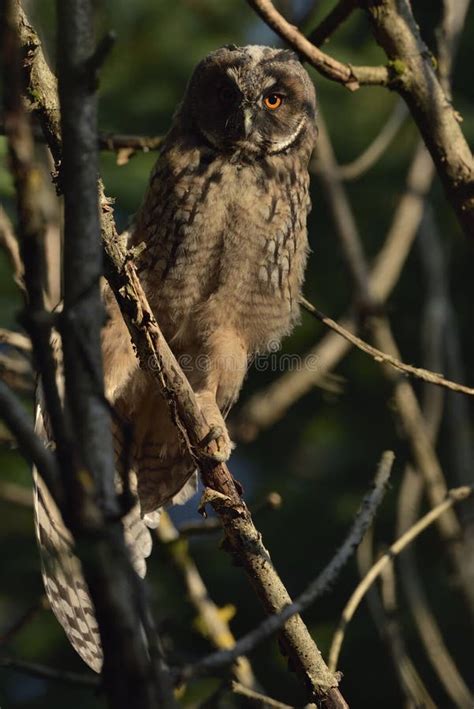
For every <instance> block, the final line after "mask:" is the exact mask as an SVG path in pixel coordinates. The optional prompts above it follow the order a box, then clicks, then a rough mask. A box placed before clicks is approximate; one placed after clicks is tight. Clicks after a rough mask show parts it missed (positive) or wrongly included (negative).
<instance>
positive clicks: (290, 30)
mask: <svg viewBox="0 0 474 709" xmlns="http://www.w3.org/2000/svg"><path fill="white" fill-rule="evenodd" d="M247 2H248V4H249V5H250V7H252V8H253V9H254V10H255V12H256V13H257V14H258V15H260V17H261V18H262V19H263V21H264V22H265V23H266V24H267V25H268V26H269V27H270V28H271V29H272V30H273V31H274V32H276V34H277V35H278V36H279V37H281V38H282V39H283V40H284V41H285V42H286V43H287V44H289V45H290V47H292V49H294V50H295V51H296V52H298V54H300V55H301V56H302V57H303V58H304V59H305V61H307V62H309V63H310V64H311V65H312V66H314V67H315V69H317V70H318V71H319V72H320V73H321V74H322V75H323V76H326V77H327V78H328V79H332V80H333V81H337V82H339V83H340V84H343V85H344V86H345V87H346V88H348V89H350V90H351V91H354V90H355V89H358V88H359V86H360V85H362V84H375V85H379V86H381V85H382V86H383V85H387V84H388V83H389V72H388V70H387V69H386V67H383V66H373V67H371V66H352V65H351V64H342V63H341V62H338V61H337V60H336V59H333V57H330V56H329V55H328V54H325V53H324V52H322V51H321V50H320V49H318V48H317V47H315V46H314V44H311V42H310V41H309V40H307V39H306V37H305V36H304V35H303V34H301V32H300V31H299V30H298V28H297V27H295V26H294V25H291V24H290V23H289V22H287V20H285V18H284V17H283V15H281V14H280V13H279V12H278V10H277V9H276V8H275V7H274V6H273V3H272V2H271V0H247Z"/></svg>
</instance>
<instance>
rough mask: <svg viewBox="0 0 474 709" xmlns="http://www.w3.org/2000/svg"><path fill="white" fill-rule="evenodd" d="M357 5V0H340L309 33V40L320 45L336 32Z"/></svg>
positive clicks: (317, 45)
mask: <svg viewBox="0 0 474 709" xmlns="http://www.w3.org/2000/svg"><path fill="white" fill-rule="evenodd" d="M355 7H356V0H338V2H337V5H335V6H334V7H333V8H332V10H330V12H329V13H328V14H327V15H326V17H325V18H324V20H322V21H321V22H320V23H319V25H318V26H317V27H315V28H314V30H313V31H312V32H311V33H310V34H309V35H308V41H309V42H311V43H312V44H314V45H315V46H316V47H320V46H321V45H322V44H324V42H327V40H328V39H329V38H330V37H331V35H333V34H334V32H335V31H336V30H337V28H338V27H339V25H341V24H342V23H343V22H345V20H347V18H348V17H349V15H350V14H351V13H352V12H353V10H354V9H355Z"/></svg>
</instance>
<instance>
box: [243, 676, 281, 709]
mask: <svg viewBox="0 0 474 709" xmlns="http://www.w3.org/2000/svg"><path fill="white" fill-rule="evenodd" d="M230 688H231V690H232V692H233V693H234V694H238V695H239V696H240V697H244V698H245V699H248V700H249V701H251V702H252V704H253V705H256V706H259V707H264V708H265V707H268V709H291V707H290V706H289V705H288V704H283V703H282V702H278V701H277V700H276V699H272V697H268V696H267V695H266V694H261V693H260V692H255V691H254V690H252V689H249V688H248V687H245V686H244V685H243V684H240V682H231V685H230Z"/></svg>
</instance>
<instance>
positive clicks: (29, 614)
mask: <svg viewBox="0 0 474 709" xmlns="http://www.w3.org/2000/svg"><path fill="white" fill-rule="evenodd" d="M0 490H1V487H0ZM30 497H31V496H30ZM43 608H48V600H47V598H46V596H44V595H43V596H41V597H40V598H38V600H37V601H35V603H33V604H32V605H31V606H30V607H29V608H27V609H26V611H25V612H24V613H22V614H21V616H20V617H19V618H18V619H17V620H16V621H15V622H14V623H13V624H12V625H10V627H9V628H8V629H7V630H6V631H5V632H4V633H3V634H2V635H0V648H1V647H3V646H5V645H8V643H9V642H11V641H12V640H13V638H14V637H16V635H17V634H18V633H20V632H21V631H22V630H23V628H24V627H25V626H26V625H29V623H30V622H31V621H32V620H33V618H35V617H36V615H37V614H38V613H39V611H40V610H41V609H43Z"/></svg>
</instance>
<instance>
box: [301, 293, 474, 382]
mask: <svg viewBox="0 0 474 709" xmlns="http://www.w3.org/2000/svg"><path fill="white" fill-rule="evenodd" d="M301 304H302V305H303V307H304V308H305V310H307V311H308V313H311V315H314V317H315V318H316V319H317V320H319V321H320V322H322V323H323V324H324V325H326V326H327V327H328V328H330V329H331V330H334V332H337V333H338V334H339V335H341V337H344V339H346V340H348V342H350V343H351V344H352V345H354V346H355V347H357V349H359V350H361V351H362V352H365V353H366V354H368V355H370V356H371V357H373V358H374V359H375V361H376V362H380V363H381V364H389V365H390V366H391V367H394V369H398V370H399V371H400V372H404V373H405V374H410V375H411V376H413V377H416V378H417V379H421V380H422V381H424V382H428V383H429V384H436V386H441V387H445V388H446V389H449V390H450V391H456V392H458V393H461V394H467V395H468V396H474V388H472V387H467V386H465V385H464V384H458V383H457V382H452V381H450V380H449V379H445V378H444V377H443V376H442V375H441V374H437V373H436V372H431V371H430V370H428V369H423V368H422V367H414V366H413V365H411V364H405V363H404V362H401V361H400V360H399V359H397V358H396V357H394V356H393V355H390V354H387V353H386V352H382V351H381V350H378V349H377V348H376V347H373V346H372V345H369V343H368V342H365V341H364V340H362V339H361V338H360V337H357V335H354V334H353V333H351V332H349V331H348V330H346V329H345V328H344V327H342V325H340V324H339V323H337V322H336V321H335V320H332V319H331V318H329V317H328V316H327V315H324V313H321V312H320V311H319V310H318V309H317V308H315V307H314V305H312V304H311V303H310V302H309V301H308V300H306V298H302V299H301Z"/></svg>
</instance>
